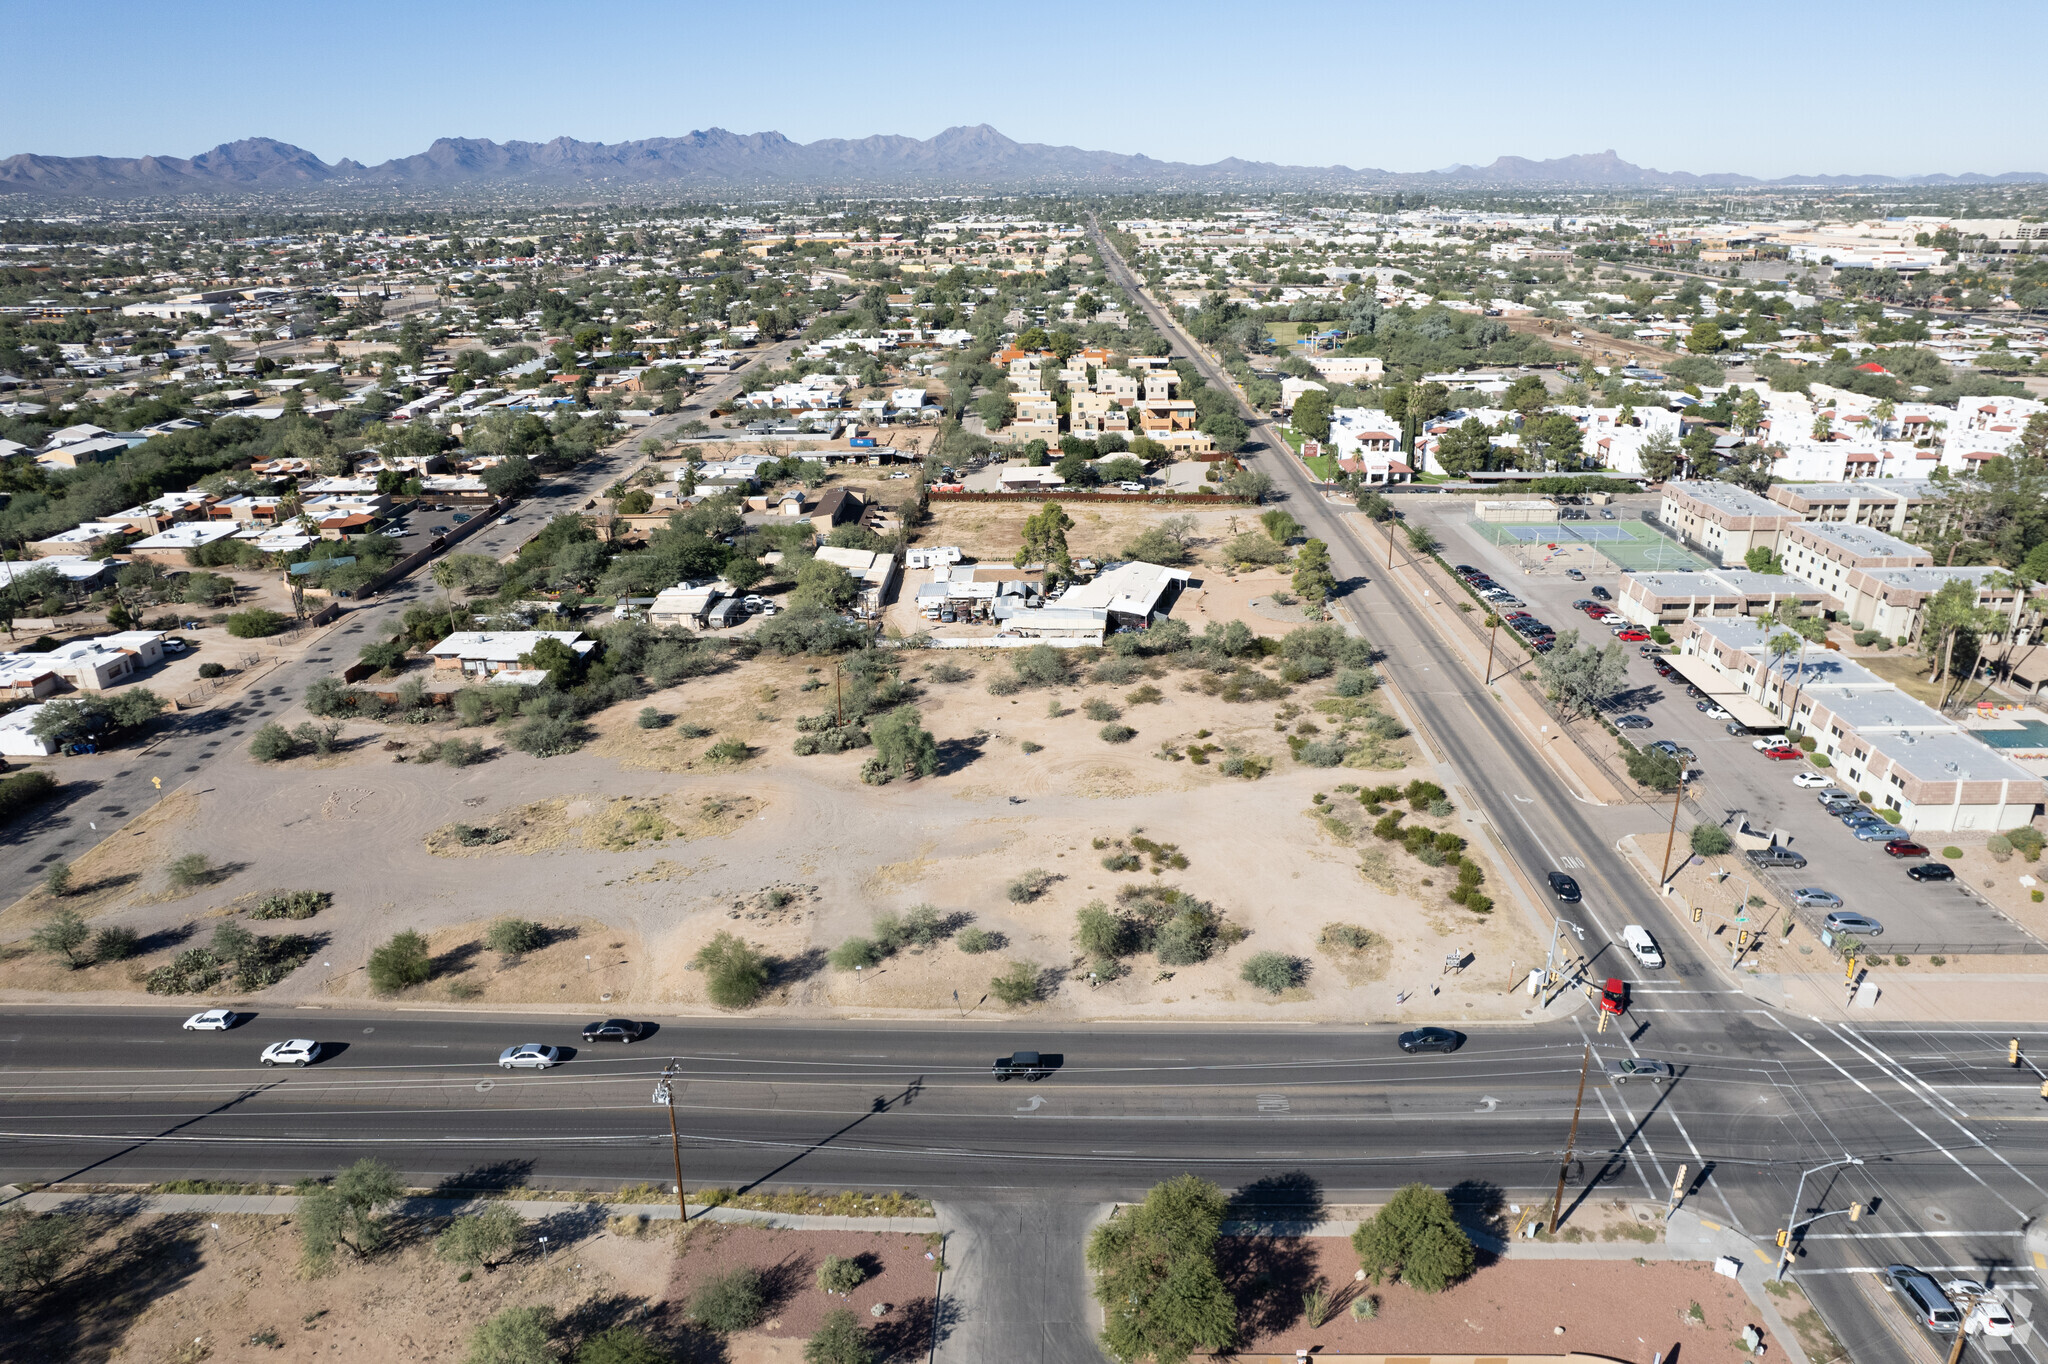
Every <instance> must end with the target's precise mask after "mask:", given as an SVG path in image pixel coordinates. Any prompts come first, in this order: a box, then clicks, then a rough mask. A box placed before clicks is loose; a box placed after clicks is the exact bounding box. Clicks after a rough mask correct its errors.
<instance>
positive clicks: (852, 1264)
mask: <svg viewBox="0 0 2048 1364" xmlns="http://www.w3.org/2000/svg"><path fill="white" fill-rule="evenodd" d="M867 1279H868V1272H867V1271H866V1270H865V1269H862V1268H861V1265H860V1261H859V1260H858V1259H856V1258H854V1257H852V1256H847V1255H827V1256H826V1257H825V1260H824V1263H823V1264H820V1265H819V1266H818V1287H819V1288H821V1289H823V1290H824V1291H825V1292H827V1293H836V1294H840V1295H842V1296H843V1295H845V1294H847V1293H851V1292H852V1291H853V1290H854V1289H856V1288H859V1287H860V1286H861V1285H862V1284H864V1283H866V1282H867Z"/></svg>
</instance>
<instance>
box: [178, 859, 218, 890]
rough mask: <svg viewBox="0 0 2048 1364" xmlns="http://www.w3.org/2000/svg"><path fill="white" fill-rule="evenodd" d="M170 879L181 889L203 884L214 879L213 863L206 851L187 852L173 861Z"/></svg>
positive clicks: (189, 888)
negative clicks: (208, 859) (207, 856)
mask: <svg viewBox="0 0 2048 1364" xmlns="http://www.w3.org/2000/svg"><path fill="white" fill-rule="evenodd" d="M170 879H171V884H172V885H173V886H175V887H177V888H178V889H179V890H191V889H192V888H193V887H195V886H203V885H205V884H207V883H208V882H209V881H211V880H213V864H212V863H210V862H208V861H207V860H206V854H204V853H186V854H185V855H184V856H183V857H180V858H178V859H177V860H175V861H174V862H172V863H171V868H170Z"/></svg>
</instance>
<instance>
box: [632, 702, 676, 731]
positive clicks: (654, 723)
mask: <svg viewBox="0 0 2048 1364" xmlns="http://www.w3.org/2000/svg"><path fill="white" fill-rule="evenodd" d="M633 723H634V724H636V725H638V726H640V728H642V729H660V728H661V727H662V726H663V725H665V724H667V723H668V717H667V716H666V715H663V714H662V713H661V712H660V711H658V710H656V709H655V708H654V707H653V706H642V707H641V708H640V715H639V717H638V718H637V719H635V720H634V721H633Z"/></svg>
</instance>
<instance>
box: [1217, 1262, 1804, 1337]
mask: <svg viewBox="0 0 2048 1364" xmlns="http://www.w3.org/2000/svg"><path fill="white" fill-rule="evenodd" d="M1223 1255H1224V1259H1225V1264H1226V1280H1227V1281H1228V1282H1229V1283H1230V1285H1231V1287H1232V1288H1233V1290H1234V1291H1235V1292H1236V1293H1237V1295H1238V1305H1239V1316H1238V1321H1239V1327H1240V1330H1241V1332H1242V1334H1241V1336H1240V1348H1241V1349H1243V1350H1244V1351H1245V1352H1247V1353H1259V1352H1266V1353H1279V1352H1290V1353H1291V1352H1292V1351H1294V1350H1297V1349H1302V1348H1313V1349H1318V1350H1320V1351H1323V1352H1326V1353H1330V1354H1347V1353H1352V1354H1417V1355H1428V1354H1451V1353H1459V1354H1489V1355H1491V1354H1500V1355H1517V1354H1521V1355H1548V1354H1564V1353H1566V1352H1568V1351H1573V1350H1578V1351H1584V1352H1587V1353H1590V1354H1597V1355H1606V1356H1608V1357H1610V1358H1614V1359H1644V1358H1647V1357H1648V1356H1649V1355H1650V1354H1651V1353H1653V1352H1661V1353H1662V1354H1663V1355H1664V1357H1665V1358H1667V1359H1668V1358H1670V1357H1671V1356H1672V1355H1673V1353H1674V1352H1678V1353H1682V1354H1683V1356H1684V1358H1685V1359H1686V1360H1688V1361H1698V1360H1706V1361H1709V1364H1737V1362H1738V1361H1739V1360H1742V1359H1745V1358H1747V1357H1748V1356H1747V1352H1746V1351H1745V1350H1744V1349H1743V1348H1742V1328H1743V1327H1744V1326H1747V1325H1755V1326H1757V1327H1759V1329H1761V1328H1762V1327H1763V1323H1762V1321H1761V1320H1759V1318H1758V1317H1757V1316H1756V1310H1755V1308H1754V1307H1752V1306H1751V1305H1750V1302H1749V1300H1748V1298H1747V1297H1745V1296H1744V1295H1743V1292H1742V1290H1741V1288H1740V1287H1738V1286H1737V1285H1736V1284H1735V1283H1734V1281H1732V1280H1729V1279H1725V1278H1722V1277H1720V1276H1718V1275H1716V1274H1715V1273H1714V1271H1713V1267H1712V1266H1711V1265H1708V1264H1702V1263H1694V1262H1685V1261H1670V1260H1658V1261H1644V1262H1637V1261H1633V1260H1503V1261H1500V1262H1498V1263H1495V1264H1492V1265H1486V1266H1482V1267H1481V1268H1480V1269H1479V1270H1478V1271H1476V1272H1475V1273H1474V1274H1473V1275H1472V1277H1471V1278H1469V1279H1467V1280H1466V1281H1465V1282H1463V1283H1461V1284H1458V1285H1456V1286H1454V1287H1452V1288H1449V1289H1447V1290H1445V1291H1444V1292H1442V1293H1438V1294H1427V1293H1420V1292H1417V1291H1416V1290H1415V1289H1413V1288H1410V1287H1408V1286H1407V1285H1405V1284H1401V1283H1391V1284H1382V1285H1380V1286H1378V1287H1375V1286H1373V1285H1372V1284H1370V1283H1366V1282H1360V1281H1358V1280H1357V1279H1356V1278H1355V1275H1356V1274H1357V1272H1358V1256H1357V1254H1356V1253H1355V1252H1354V1251H1353V1250H1352V1249H1351V1246H1350V1243H1349V1242H1347V1241H1344V1240H1341V1239H1338V1238H1334V1237H1317V1238H1302V1239H1284V1238H1283V1239H1277V1240H1276V1239H1262V1240H1257V1241H1253V1240H1249V1239H1234V1240H1227V1241H1225V1242H1224V1243H1223ZM1317 1279H1321V1280H1322V1281H1323V1282H1324V1284H1325V1285H1326V1287H1327V1290H1328V1291H1329V1293H1330V1295H1331V1299H1332V1308H1331V1311H1330V1317H1329V1320H1328V1321H1326V1322H1325V1323H1324V1324H1323V1326H1322V1327H1321V1328H1319V1329H1314V1330H1312V1329H1310V1328H1309V1326H1308V1323H1307V1321H1306V1320H1305V1318H1304V1317H1303V1313H1302V1301H1301V1295H1302V1292H1303V1291H1304V1290H1303V1288H1302V1285H1306V1284H1310V1283H1313V1282H1314V1281H1316V1280H1317ZM1361 1299H1366V1300H1370V1301H1371V1302H1373V1303H1374V1304H1376V1306H1377V1312H1376V1313H1375V1314H1374V1315H1373V1316H1372V1317H1371V1318H1370V1319H1368V1320H1363V1321H1361V1320H1359V1319H1357V1318H1355V1317H1353V1315H1352V1311H1351V1309H1352V1304H1353V1303H1355V1302H1357V1301H1359V1300H1361ZM1695 1307H1697V1309H1698V1315H1697V1317H1694V1316H1693V1315H1692V1312H1693V1309H1694V1308H1695ZM1793 1309H1794V1304H1793V1303H1792V1302H1791V1301H1790V1300H1788V1301H1787V1302H1785V1303H1782V1304H1780V1311H1781V1312H1784V1313H1785V1314H1786V1315H1787V1317H1788V1319H1791V1318H1794V1317H1796V1315H1797V1313H1796V1311H1794V1310H1793ZM1804 1310H1809V1311H1810V1309H1804ZM1816 1324H1817V1323H1816ZM1560 1328H1561V1329H1560ZM1766 1339H1767V1340H1769V1341H1770V1343H1771V1345H1772V1347H1773V1350H1774V1352H1775V1351H1781V1350H1782V1349H1783V1347H1782V1346H1781V1345H1779V1344H1778V1342H1777V1341H1776V1340H1775V1339H1774V1338H1773V1337H1771V1336H1770V1334H1769V1333H1768V1332H1766ZM1772 1357H1776V1355H1775V1353H1774V1355H1773V1356H1772Z"/></svg>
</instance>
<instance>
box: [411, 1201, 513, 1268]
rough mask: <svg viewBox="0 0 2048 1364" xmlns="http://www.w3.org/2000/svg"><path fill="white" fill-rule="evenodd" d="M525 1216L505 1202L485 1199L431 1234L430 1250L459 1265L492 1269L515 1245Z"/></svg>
mask: <svg viewBox="0 0 2048 1364" xmlns="http://www.w3.org/2000/svg"><path fill="white" fill-rule="evenodd" d="M525 1225H526V1219H525V1218H523V1217H521V1216H520V1215H519V1213H518V1211H517V1210H516V1209H514V1208H513V1207H512V1206H511V1205H510V1204H508V1203H500V1202H490V1203H485V1204H484V1205H483V1207H482V1208H481V1209H479V1210H478V1211H476V1212H475V1213H471V1214H465V1215H463V1216H460V1217H457V1218H455V1219H454V1220H453V1221H451V1222H450V1223H449V1224H448V1227H447V1230H445V1231H443V1232H442V1233H441V1234H440V1235H439V1236H436V1237H435V1238H434V1253H435V1254H437V1255H439V1256H440V1257H441V1258H442V1259H444V1260H447V1261H449V1262H451V1263H453V1264H459V1265H480V1266H482V1267H483V1268H484V1269H486V1270H490V1269H495V1268H496V1267H497V1266H498V1265H499V1264H501V1263H502V1262H503V1261H504V1260H505V1259H506V1258H507V1257H508V1256H510V1255H511V1254H512V1252H513V1250H514V1249H516V1248H517V1247H518V1245H519V1234H520V1231H521V1230H522V1229H523V1228H524V1227H525Z"/></svg>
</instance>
